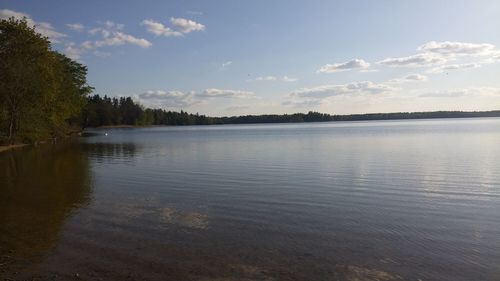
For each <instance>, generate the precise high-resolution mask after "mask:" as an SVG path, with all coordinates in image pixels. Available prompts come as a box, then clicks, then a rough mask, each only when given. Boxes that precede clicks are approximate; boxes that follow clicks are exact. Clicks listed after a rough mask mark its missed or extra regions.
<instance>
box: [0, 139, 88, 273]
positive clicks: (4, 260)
mask: <svg viewBox="0 0 500 281" xmlns="http://www.w3.org/2000/svg"><path fill="white" fill-rule="evenodd" d="M0 167H1V169H0V265H1V267H0V276H1V275H2V271H4V272H6V271H8V269H9V268H10V269H12V268H14V269H15V268H16V267H18V266H22V265H28V264H29V263H31V262H32V261H35V260H37V259H38V258H40V257H42V256H43V255H44V254H46V253H47V251H48V250H50V249H51V248H52V247H53V246H54V245H55V242H56V241H57V239H58V235H59V233H60V232H61V230H62V228H63V225H64V222H65V219H66V218H67V217H68V216H69V215H70V214H71V212H72V211H73V210H75V209H77V208H79V207H81V206H84V205H86V204H88V202H89V197H90V193H91V174H90V170H89V160H88V157H87V154H86V153H85V152H84V151H83V150H82V149H81V146H80V145H79V144H78V143H64V144H57V145H41V146H39V147H27V148H25V149H22V150H17V151H11V152H7V153H3V154H1V155H0ZM2 267H3V268H2ZM14 269H12V270H14Z"/></svg>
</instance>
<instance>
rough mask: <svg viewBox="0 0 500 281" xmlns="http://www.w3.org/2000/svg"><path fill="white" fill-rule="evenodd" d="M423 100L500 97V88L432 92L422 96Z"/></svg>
mask: <svg viewBox="0 0 500 281" xmlns="http://www.w3.org/2000/svg"><path fill="white" fill-rule="evenodd" d="M419 97H422V98H458V97H500V88H490V87H477V88H465V89H453V90H446V91H432V92H427V93H424V94H421V95H420V96H419Z"/></svg>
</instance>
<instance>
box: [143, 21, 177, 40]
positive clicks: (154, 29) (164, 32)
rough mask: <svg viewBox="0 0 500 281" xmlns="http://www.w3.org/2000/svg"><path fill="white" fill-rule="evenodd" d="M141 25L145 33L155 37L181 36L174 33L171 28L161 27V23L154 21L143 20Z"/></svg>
mask: <svg viewBox="0 0 500 281" xmlns="http://www.w3.org/2000/svg"><path fill="white" fill-rule="evenodd" d="M141 25H144V26H145V27H146V30H147V31H149V32H151V33H153V34H154V35H157V36H166V37H170V36H182V33H181V32H179V31H174V30H172V29H171V28H169V27H167V26H165V25H163V24H162V23H161V22H157V21H154V20H143V21H142V23H141Z"/></svg>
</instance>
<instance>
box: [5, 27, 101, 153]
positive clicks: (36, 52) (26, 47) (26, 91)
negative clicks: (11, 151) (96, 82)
mask: <svg viewBox="0 0 500 281" xmlns="http://www.w3.org/2000/svg"><path fill="white" fill-rule="evenodd" d="M86 74H87V69H86V67H84V66H82V65H81V64H79V63H77V62H74V61H72V60H71V59H69V58H67V57H66V56H64V55H62V54H59V53H57V52H55V51H52V50H51V45H50V42H49V40H48V38H47V37H44V36H42V35H41V34H39V33H37V32H36V31H35V28H34V27H31V26H29V25H28V23H27V20H26V19H22V20H18V19H15V18H13V17H12V18H9V19H4V20H1V21H0V126H1V127H0V136H1V135H4V136H6V138H7V140H8V142H9V143H13V142H15V141H29V142H33V141H37V140H40V139H44V138H47V137H49V136H51V135H57V134H60V133H62V132H64V131H65V128H66V127H67V125H68V122H71V121H73V122H74V121H76V119H75V118H76V117H77V116H80V110H81V109H82V107H83V106H84V104H85V96H86V95H87V94H88V93H90V91H91V90H92V88H91V87H89V86H88V85H87V82H86Z"/></svg>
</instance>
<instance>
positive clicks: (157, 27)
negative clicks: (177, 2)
mask: <svg viewBox="0 0 500 281" xmlns="http://www.w3.org/2000/svg"><path fill="white" fill-rule="evenodd" d="M170 24H171V25H172V28H171V27H168V26H166V25H164V24H163V23H161V22H158V21H155V20H152V19H147V20H143V21H142V22H141V25H143V26H145V27H146V30H147V31H148V32H150V33H153V34H154V35H157V36H166V37H170V36H182V35H183V34H187V33H190V32H193V31H203V30H205V26H204V25H203V24H201V23H197V22H195V21H192V20H188V19H184V18H170Z"/></svg>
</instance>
